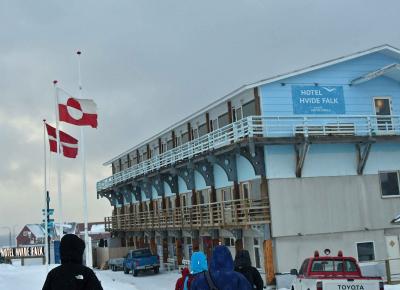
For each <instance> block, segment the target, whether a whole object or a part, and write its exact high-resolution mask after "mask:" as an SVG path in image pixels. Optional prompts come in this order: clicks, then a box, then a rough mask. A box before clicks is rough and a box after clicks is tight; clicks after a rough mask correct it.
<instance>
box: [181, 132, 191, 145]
mask: <svg viewBox="0 0 400 290" xmlns="http://www.w3.org/2000/svg"><path fill="white" fill-rule="evenodd" d="M181 140H182V141H181V142H182V144H185V143H187V142H189V133H188V132H186V133H183V134H182V138H181Z"/></svg>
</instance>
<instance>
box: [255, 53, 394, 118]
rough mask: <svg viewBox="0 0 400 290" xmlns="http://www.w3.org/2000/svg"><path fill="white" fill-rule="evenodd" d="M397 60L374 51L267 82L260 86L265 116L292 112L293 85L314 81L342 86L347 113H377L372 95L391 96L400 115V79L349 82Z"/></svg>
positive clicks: (283, 114) (383, 78) (382, 78)
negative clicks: (354, 83)
mask: <svg viewBox="0 0 400 290" xmlns="http://www.w3.org/2000/svg"><path fill="white" fill-rule="evenodd" d="M397 62H398V61H397V60H396V59H394V58H391V57H388V56H385V55H383V54H379V53H374V54H370V55H367V56H363V57H360V58H357V59H354V60H351V61H348V62H344V63H340V64H336V65H332V66H330V67H326V68H323V69H319V70H316V71H313V72H309V73H305V74H303V75H299V76H295V77H291V78H288V79H285V80H281V81H279V82H276V83H271V84H266V85H264V86H261V96H262V111H263V115H264V116H291V115H293V105H292V95H291V94H292V91H291V86H292V85H295V84H313V83H318V84H319V85H342V86H343V92H344V99H345V104H346V114H347V115H374V114H375V112H374V107H373V97H375V96H390V97H392V101H393V112H392V113H393V114H394V115H397V114H400V84H399V83H398V82H396V81H394V80H392V79H390V78H387V77H380V78H377V79H374V80H372V81H369V82H365V83H363V84H360V85H355V86H348V85H347V84H349V83H350V81H351V80H353V79H355V78H357V77H360V76H362V75H364V74H366V73H369V72H371V71H374V70H377V69H379V68H382V67H383V66H386V65H389V64H392V63H397ZM281 83H286V85H285V86H282V85H281Z"/></svg>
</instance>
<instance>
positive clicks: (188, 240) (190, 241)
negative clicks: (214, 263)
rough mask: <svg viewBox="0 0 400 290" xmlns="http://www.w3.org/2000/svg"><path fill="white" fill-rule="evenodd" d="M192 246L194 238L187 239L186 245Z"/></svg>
mask: <svg viewBox="0 0 400 290" xmlns="http://www.w3.org/2000/svg"><path fill="white" fill-rule="evenodd" d="M191 244H192V238H190V237H187V238H186V245H191Z"/></svg>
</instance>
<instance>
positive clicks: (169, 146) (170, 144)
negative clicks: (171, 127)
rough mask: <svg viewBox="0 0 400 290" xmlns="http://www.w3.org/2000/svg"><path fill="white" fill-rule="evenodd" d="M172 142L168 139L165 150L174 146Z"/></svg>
mask: <svg viewBox="0 0 400 290" xmlns="http://www.w3.org/2000/svg"><path fill="white" fill-rule="evenodd" d="M173 145H174V142H173V141H172V139H171V140H168V142H167V150H171V149H172V148H174V146H173Z"/></svg>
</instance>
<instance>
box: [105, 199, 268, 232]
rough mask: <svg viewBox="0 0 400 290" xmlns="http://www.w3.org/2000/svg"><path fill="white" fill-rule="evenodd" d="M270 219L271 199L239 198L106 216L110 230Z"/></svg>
mask: <svg viewBox="0 0 400 290" xmlns="http://www.w3.org/2000/svg"><path fill="white" fill-rule="evenodd" d="M269 222H270V211H269V204H268V201H267V200H250V199H238V200H231V201H219V202H213V203H207V204H200V205H193V206H187V207H180V208H172V209H164V210H149V211H145V212H139V213H130V214H119V215H114V216H112V217H106V218H105V225H106V230H107V231H134V230H145V229H154V230H156V229H190V228H211V227H247V226H250V225H260V224H265V223H269Z"/></svg>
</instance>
